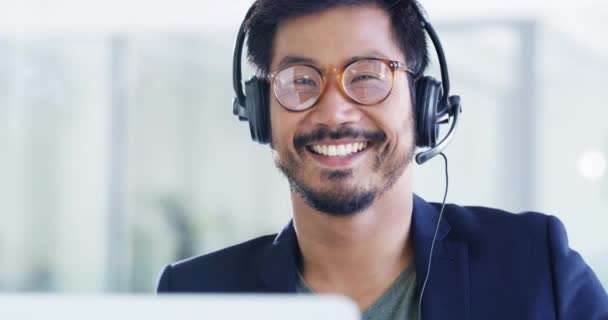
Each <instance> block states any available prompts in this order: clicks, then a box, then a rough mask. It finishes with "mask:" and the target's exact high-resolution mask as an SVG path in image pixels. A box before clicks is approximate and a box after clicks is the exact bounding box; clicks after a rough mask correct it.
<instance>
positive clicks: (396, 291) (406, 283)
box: [296, 263, 418, 320]
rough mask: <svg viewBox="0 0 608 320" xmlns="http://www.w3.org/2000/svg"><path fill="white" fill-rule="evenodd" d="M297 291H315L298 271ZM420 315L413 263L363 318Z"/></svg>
mask: <svg viewBox="0 0 608 320" xmlns="http://www.w3.org/2000/svg"><path fill="white" fill-rule="evenodd" d="M296 292H298V293H315V292H314V291H313V290H312V289H311V288H310V287H309V286H308V284H306V281H304V277H302V274H300V272H298V281H296ZM417 316H418V299H417V297H416V269H415V268H414V264H413V263H411V264H410V265H409V266H408V267H407V268H405V270H403V272H401V274H400V275H399V277H397V279H396V280H395V282H393V284H392V285H391V286H390V287H389V288H388V289H387V290H386V291H385V292H384V293H383V294H382V296H380V298H378V300H376V302H374V304H372V305H371V306H370V307H369V308H367V310H365V311H363V314H362V316H361V319H362V320H415V319H416V318H417Z"/></svg>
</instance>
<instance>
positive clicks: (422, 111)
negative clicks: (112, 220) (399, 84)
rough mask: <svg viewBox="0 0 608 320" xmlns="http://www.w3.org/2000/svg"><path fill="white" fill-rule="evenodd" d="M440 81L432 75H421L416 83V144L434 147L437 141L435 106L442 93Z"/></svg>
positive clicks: (437, 130) (423, 146) (421, 146)
mask: <svg viewBox="0 0 608 320" xmlns="http://www.w3.org/2000/svg"><path fill="white" fill-rule="evenodd" d="M442 92H443V90H442V87H441V82H439V81H437V80H435V79H434V78H432V77H422V78H421V79H419V80H418V81H417V83H416V105H415V113H416V115H415V117H416V146H417V147H420V148H426V147H431V148H432V147H434V146H435V144H436V143H437V135H438V134H439V125H438V123H437V106H438V104H439V101H440V100H441V95H442Z"/></svg>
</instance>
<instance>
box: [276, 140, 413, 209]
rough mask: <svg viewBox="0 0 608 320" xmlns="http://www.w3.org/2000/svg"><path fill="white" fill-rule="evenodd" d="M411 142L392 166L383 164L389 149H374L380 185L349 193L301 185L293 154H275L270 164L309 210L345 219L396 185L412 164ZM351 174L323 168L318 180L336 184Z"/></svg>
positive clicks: (303, 183)
mask: <svg viewBox="0 0 608 320" xmlns="http://www.w3.org/2000/svg"><path fill="white" fill-rule="evenodd" d="M413 141H414V140H410V143H411V147H410V148H409V149H408V150H406V152H405V154H403V155H402V156H401V157H399V158H398V159H395V162H393V163H387V161H390V159H389V156H390V154H389V152H390V150H389V149H388V148H387V145H384V148H383V149H381V150H378V154H377V157H376V159H375V163H374V166H373V171H374V172H378V171H380V170H381V169H383V168H384V169H385V170H386V171H385V173H384V175H383V177H384V179H385V181H384V184H383V185H382V186H380V187H374V188H371V189H369V190H365V189H363V188H360V187H355V188H352V189H350V190H346V189H340V188H336V189H330V190H319V189H316V190H315V189H314V188H313V187H311V186H310V185H307V184H306V183H305V181H304V177H303V174H302V164H301V162H299V161H298V160H297V159H296V157H295V155H294V154H292V153H290V152H288V153H286V154H285V158H284V159H281V157H280V156H279V155H278V154H275V156H274V162H275V165H276V167H277V168H278V169H279V170H280V171H281V172H282V173H283V175H285V177H286V178H287V180H288V182H289V186H290V188H291V190H292V192H295V193H297V194H298V195H299V196H300V197H301V198H302V199H303V200H304V201H305V202H306V203H307V204H308V205H309V206H310V207H312V208H314V209H316V210H318V211H320V212H323V213H326V214H328V215H330V216H335V217H348V216H353V215H355V214H357V213H359V212H362V211H364V210H365V209H367V208H369V207H370V206H371V205H372V204H373V203H374V201H375V200H376V199H378V198H379V197H380V196H382V195H383V194H384V193H385V192H386V191H388V190H389V189H390V188H391V187H392V186H393V185H394V184H395V182H397V180H398V179H399V178H400V177H401V175H402V174H403V172H404V171H405V168H407V166H409V164H410V163H411V161H412V158H413V155H414V151H415V145H414V143H413ZM374 147H375V146H374ZM300 152H305V151H303V150H301V151H299V152H298V153H300ZM282 160H283V161H282ZM352 175H353V172H352V170H351V169H346V170H330V169H325V170H323V171H321V178H322V179H325V180H328V181H336V182H339V181H340V180H344V179H347V178H350V177H352ZM404 196H405V195H404Z"/></svg>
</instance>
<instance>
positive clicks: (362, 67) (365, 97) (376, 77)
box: [342, 60, 393, 104]
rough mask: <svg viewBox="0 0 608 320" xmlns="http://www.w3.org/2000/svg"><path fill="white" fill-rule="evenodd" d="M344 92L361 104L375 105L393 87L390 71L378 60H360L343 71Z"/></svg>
mask: <svg viewBox="0 0 608 320" xmlns="http://www.w3.org/2000/svg"><path fill="white" fill-rule="evenodd" d="M342 81H343V82H344V90H345V91H346V94H348V96H349V97H351V98H352V99H353V100H355V101H357V102H358V103H361V104H376V103H379V102H381V101H382V100H384V99H385V98H386V97H387V96H388V95H389V93H390V92H391V88H392V85H393V77H392V71H391V69H390V67H389V66H388V65H386V64H385V63H384V62H382V61H379V60H360V61H357V62H355V63H353V64H351V65H350V66H348V68H346V70H344V78H343V80H342Z"/></svg>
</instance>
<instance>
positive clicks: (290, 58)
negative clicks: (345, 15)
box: [277, 51, 391, 69]
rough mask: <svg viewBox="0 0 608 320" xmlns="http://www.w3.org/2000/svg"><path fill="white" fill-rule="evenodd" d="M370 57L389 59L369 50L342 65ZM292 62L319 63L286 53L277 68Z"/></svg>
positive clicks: (316, 64)
mask: <svg viewBox="0 0 608 320" xmlns="http://www.w3.org/2000/svg"><path fill="white" fill-rule="evenodd" d="M370 58H371V59H389V58H388V57H387V56H386V55H384V54H382V53H380V52H378V51H370V52H368V53H367V54H365V55H360V56H353V57H350V58H348V59H347V60H346V61H345V63H344V64H343V65H347V64H349V63H351V62H353V61H356V60H361V59H370ZM389 60H391V59H389ZM292 64H309V65H313V66H318V65H319V63H318V61H317V60H315V59H313V58H309V57H305V56H297V55H287V56H285V57H283V59H281V61H280V62H279V65H278V66H277V68H278V69H283V68H284V67H287V66H289V65H292Z"/></svg>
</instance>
